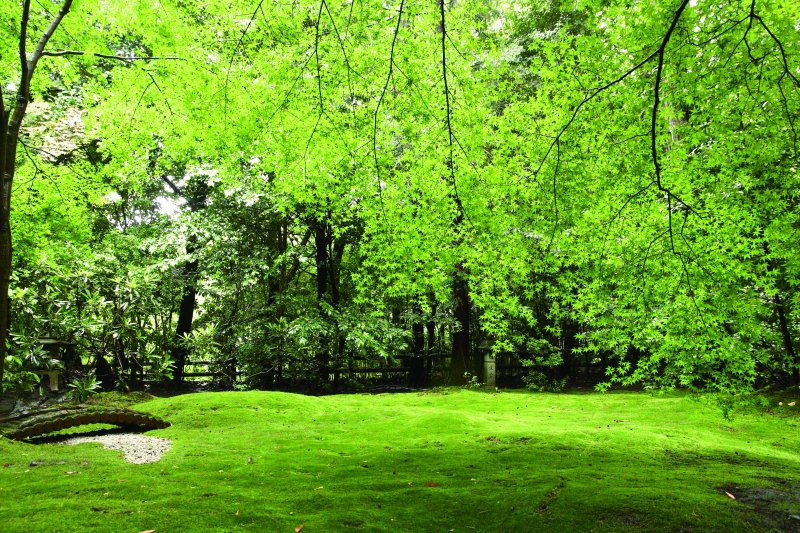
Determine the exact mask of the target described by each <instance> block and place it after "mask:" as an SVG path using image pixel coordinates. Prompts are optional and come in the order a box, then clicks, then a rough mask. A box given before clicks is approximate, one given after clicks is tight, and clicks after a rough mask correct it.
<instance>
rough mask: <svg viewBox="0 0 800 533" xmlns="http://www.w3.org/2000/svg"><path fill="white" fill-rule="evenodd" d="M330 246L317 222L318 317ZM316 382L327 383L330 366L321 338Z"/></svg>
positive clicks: (325, 287) (322, 384)
mask: <svg viewBox="0 0 800 533" xmlns="http://www.w3.org/2000/svg"><path fill="white" fill-rule="evenodd" d="M329 244H330V235H329V232H328V225H327V224H324V223H322V222H317V223H316V224H315V226H314V247H315V254H314V259H315V262H316V267H317V275H316V278H317V305H318V306H319V312H320V316H323V315H324V312H323V310H322V302H323V301H324V300H325V294H326V293H327V292H328V280H329V273H330V266H329V264H328V263H329V262H330V256H329V254H328V245H329ZM316 359H317V360H316V363H317V382H318V385H319V386H320V387H322V386H324V385H325V384H327V382H328V370H329V366H330V353H329V352H328V346H327V339H325V338H321V339H320V342H319V347H318V350H317V357H316Z"/></svg>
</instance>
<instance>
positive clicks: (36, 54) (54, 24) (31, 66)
mask: <svg viewBox="0 0 800 533" xmlns="http://www.w3.org/2000/svg"><path fill="white" fill-rule="evenodd" d="M25 3H26V4H29V3H30V2H29V0H26V2H25ZM71 7H72V0H64V3H63V4H62V5H61V9H59V10H58V13H56V16H55V17H53V20H51V21H50V25H49V26H48V27H47V29H46V30H45V32H44V33H43V34H42V36H41V37H40V38H39V42H38V43H36V49H35V50H34V51H33V55H32V56H31V59H30V61H28V73H27V80H26V88H27V89H28V90H30V82H31V76H33V71H34V70H35V69H36V64H37V63H38V62H39V59H40V58H41V57H42V54H43V53H44V48H45V47H46V46H47V43H48V41H50V38H51V37H52V36H53V34H54V33H55V32H56V28H58V25H59V24H61V21H62V20H63V19H64V17H65V16H67V13H69V10H70V8H71ZM20 40H21V39H20Z"/></svg>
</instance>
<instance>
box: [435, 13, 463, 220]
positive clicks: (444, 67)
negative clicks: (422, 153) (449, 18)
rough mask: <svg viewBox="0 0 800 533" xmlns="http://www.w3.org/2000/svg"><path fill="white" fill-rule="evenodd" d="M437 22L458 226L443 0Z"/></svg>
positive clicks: (460, 209) (460, 206)
mask: <svg viewBox="0 0 800 533" xmlns="http://www.w3.org/2000/svg"><path fill="white" fill-rule="evenodd" d="M439 21H440V24H441V29H442V39H441V41H442V81H443V82H444V102H445V111H446V113H447V115H446V121H447V143H448V149H449V154H448V161H447V166H448V167H449V168H450V184H451V185H452V186H453V199H454V201H455V203H456V209H457V211H458V215H457V217H456V221H455V222H456V225H458V224H460V223H461V222H462V221H463V220H464V218H465V216H464V206H463V204H462V203H461V198H459V196H458V186H457V184H456V171H455V164H454V159H453V122H452V115H453V112H452V109H451V108H450V86H449V85H448V81H447V26H445V15H444V0H439Z"/></svg>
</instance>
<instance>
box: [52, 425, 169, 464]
mask: <svg viewBox="0 0 800 533" xmlns="http://www.w3.org/2000/svg"><path fill="white" fill-rule="evenodd" d="M84 442H99V443H100V444H102V445H103V447H104V448H108V449H109V450H116V451H120V452H122V453H123V454H124V456H125V460H126V461H128V462H129V463H133V464H137V465H141V464H145V463H155V462H157V461H159V460H161V456H163V455H164V454H165V453H166V452H167V450H169V449H170V447H172V441H170V440H169V439H162V438H160V437H148V436H147V435H141V434H139V433H112V434H108V435H93V436H83V437H70V438H68V439H65V440H63V441H62V443H63V444H69V445H74V444H83V443H84Z"/></svg>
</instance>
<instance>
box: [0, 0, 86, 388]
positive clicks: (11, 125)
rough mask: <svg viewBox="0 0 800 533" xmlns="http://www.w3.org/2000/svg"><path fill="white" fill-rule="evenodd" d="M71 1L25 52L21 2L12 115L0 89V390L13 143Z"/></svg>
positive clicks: (25, 14)
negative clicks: (40, 65) (33, 82)
mask: <svg viewBox="0 0 800 533" xmlns="http://www.w3.org/2000/svg"><path fill="white" fill-rule="evenodd" d="M70 7H72V0H64V2H63V4H61V8H60V9H59V10H58V12H57V13H56V14H55V16H54V17H53V20H51V21H50V24H49V25H48V27H47V29H45V31H44V32H43V33H42V35H41V37H39V41H38V42H37V43H36V48H35V49H34V50H33V51H32V52H30V53H29V52H28V51H27V50H26V47H27V44H28V19H29V16H30V9H31V2H30V0H24V2H23V4H22V18H21V22H20V33H19V40H18V42H19V66H20V77H19V85H18V88H17V102H16V105H15V106H14V111H13V113H12V112H11V110H7V109H6V108H5V102H4V95H3V89H2V87H0V124H2V126H0V171H2V173H3V182H2V184H0V391H2V388H3V376H4V373H5V362H6V340H7V339H8V330H9V326H10V324H11V318H10V313H9V307H10V306H9V300H8V286H9V282H10V280H11V265H12V262H11V260H12V257H13V248H12V244H11V189H12V185H13V183H14V172H15V170H16V161H17V140H18V139H19V129H20V127H21V126H22V119H23V118H24V117H25V112H26V111H27V109H28V102H29V101H30V99H31V95H30V88H31V78H32V77H33V73H34V71H35V70H36V65H37V63H38V62H39V59H41V57H42V53H43V52H44V49H45V47H46V46H47V43H48V42H49V41H50V38H51V37H52V36H53V33H55V31H56V29H57V28H58V26H59V24H61V21H62V20H63V18H64V17H65V16H66V15H67V13H69V10H70Z"/></svg>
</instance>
